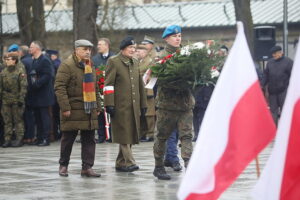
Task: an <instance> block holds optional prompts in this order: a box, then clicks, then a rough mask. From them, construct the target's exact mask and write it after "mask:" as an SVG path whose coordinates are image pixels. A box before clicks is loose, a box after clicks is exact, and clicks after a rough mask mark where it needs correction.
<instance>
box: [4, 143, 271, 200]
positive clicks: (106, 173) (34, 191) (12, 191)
mask: <svg viewBox="0 0 300 200" xmlns="http://www.w3.org/2000/svg"><path fill="white" fill-rule="evenodd" d="M59 144H60V143H59V142H55V143H52V144H51V145H50V146H48V147H36V146H24V147H21V148H6V149H4V148H1V149H0V199H1V200H9V199H11V200H12V199H13V200H16V199H32V200H44V199H47V200H48V199H70V200H71V199H72V200H79V199H103V200H152V199H153V200H154V199H159V200H161V199H167V200H173V199H177V198H176V192H177V189H178V187H179V184H180V180H181V179H182V177H183V175H184V172H173V170H172V169H171V168H167V172H168V173H169V174H170V175H171V176H172V180H171V181H162V180H157V179H156V178H155V177H154V176H153V175H152V172H153V163H154V158H153V154H152V146H153V143H152V142H150V143H141V144H140V145H135V146H134V147H133V151H134V155H135V159H136V162H137V164H138V165H139V166H140V170H139V171H136V172H134V173H122V172H116V171H115V169H114V162H115V158H116V156H117V155H116V154H117V151H118V145H116V144H110V143H105V144H97V149H96V161H95V166H94V167H93V168H94V169H95V170H96V171H97V172H100V173H101V174H102V176H101V178H82V177H81V176H80V170H81V159H80V155H81V153H80V152H81V151H80V149H81V148H80V144H78V143H75V144H74V147H73V152H72V157H71V163H70V165H69V177H60V176H59V175H58V158H59ZM270 149H271V148H270V147H268V148H267V149H266V150H265V151H264V152H263V153H262V154H261V155H260V157H259V159H260V164H261V166H263V165H264V164H265V161H266V159H267V157H268V156H269V153H270ZM256 180H257V176H256V169H255V163H254V162H253V163H251V164H250V165H249V166H248V168H247V169H246V170H245V171H244V173H243V174H242V175H241V176H240V177H239V179H238V180H237V181H236V182H235V183H234V184H233V185H232V186H231V187H230V188H229V189H228V190H227V191H226V192H225V193H224V194H223V195H222V196H221V198H220V199H221V200H247V199H250V197H249V190H250V188H252V186H253V184H254V183H255V182H256Z"/></svg>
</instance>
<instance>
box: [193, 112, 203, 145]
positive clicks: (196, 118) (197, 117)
mask: <svg viewBox="0 0 300 200" xmlns="http://www.w3.org/2000/svg"><path fill="white" fill-rule="evenodd" d="M205 110H206V108H199V107H198V108H196V107H195V108H194V110H193V127H194V139H195V140H197V138H198V134H199V130H200V126H201V123H202V120H203V117H204V114H205Z"/></svg>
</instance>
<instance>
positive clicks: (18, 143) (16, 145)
mask: <svg viewBox="0 0 300 200" xmlns="http://www.w3.org/2000/svg"><path fill="white" fill-rule="evenodd" d="M11 146H12V147H21V146H23V141H22V140H15V141H14V142H13V143H12V145H11Z"/></svg>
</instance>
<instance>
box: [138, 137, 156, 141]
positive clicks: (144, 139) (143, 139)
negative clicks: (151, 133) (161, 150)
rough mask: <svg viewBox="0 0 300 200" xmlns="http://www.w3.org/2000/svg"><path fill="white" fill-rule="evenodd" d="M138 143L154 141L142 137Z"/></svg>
mask: <svg viewBox="0 0 300 200" xmlns="http://www.w3.org/2000/svg"><path fill="white" fill-rule="evenodd" d="M140 141H141V142H152V141H154V139H153V138H150V137H144V138H141V139H140Z"/></svg>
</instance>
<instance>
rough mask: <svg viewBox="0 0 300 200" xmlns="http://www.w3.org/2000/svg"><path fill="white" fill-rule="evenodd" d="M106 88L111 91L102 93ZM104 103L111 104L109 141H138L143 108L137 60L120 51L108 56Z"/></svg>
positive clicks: (142, 88) (142, 92)
mask: <svg viewBox="0 0 300 200" xmlns="http://www.w3.org/2000/svg"><path fill="white" fill-rule="evenodd" d="M107 88H109V90H110V91H111V92H109V93H106V89H107ZM104 106H114V107H115V116H114V117H113V118H112V119H111V122H112V141H113V142H114V143H119V144H138V143H139V138H140V136H139V135H140V115H141V112H140V110H141V108H146V107H147V106H146V95H145V91H144V84H143V81H142V77H141V76H140V73H139V68H138V61H137V60H135V59H129V58H127V57H125V56H123V55H122V54H121V53H119V54H117V55H116V56H113V57H111V58H109V59H108V63H107V67H106V72H105V83H104Z"/></svg>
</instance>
